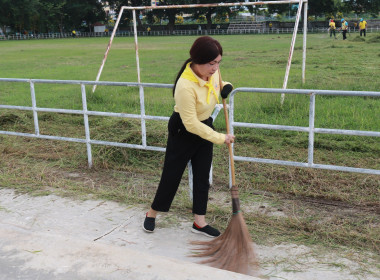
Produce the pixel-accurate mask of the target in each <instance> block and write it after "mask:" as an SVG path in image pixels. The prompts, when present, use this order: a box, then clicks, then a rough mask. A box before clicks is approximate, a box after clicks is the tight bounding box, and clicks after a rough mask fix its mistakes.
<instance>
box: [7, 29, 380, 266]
mask: <svg viewBox="0 0 380 280" xmlns="http://www.w3.org/2000/svg"><path fill="white" fill-rule="evenodd" d="M215 37H216V38H217V39H218V40H219V41H220V42H221V43H222V45H223V48H224V56H223V62H222V65H221V70H222V74H223V79H224V80H226V81H230V82H231V83H232V84H233V85H234V86H235V87H259V88H260V87H273V88H281V87H282V83H283V78H284V74H285V67H286V62H287V57H288V53H289V47H290V41H291V35H280V36H279V35H235V36H215ZM194 39H195V37H190V36H189V37H142V38H139V54H140V67H141V81H142V82H148V83H153V82H154V83H169V84H170V83H172V82H173V79H174V77H175V75H176V72H177V71H178V69H179V67H180V65H181V64H182V62H183V61H184V60H185V59H187V58H188V50H189V48H190V46H191V43H192V42H193V41H194ZM379 43H380V36H379V35H377V34H376V33H373V34H368V35H367V37H366V39H365V40H364V39H361V38H360V37H359V36H358V35H356V34H351V35H350V36H349V37H348V40H347V41H342V40H332V39H330V38H329V37H328V36H327V34H311V35H308V41H307V60H306V83H305V84H304V85H302V83H301V67H302V38H301V36H299V38H298V40H297V42H296V47H295V53H294V57H293V64H292V68H291V71H290V78H289V83H288V88H307V89H329V90H355V91H380V79H379V76H380V67H379V65H380V49H379ZM107 44H108V40H107V39H106V38H96V39H93V38H91V39H90V38H83V39H65V40H63V39H62V40H61V39H59V40H41V41H37V40H36V41H2V42H0V46H1V47H0V57H1V62H0V64H1V67H0V77H1V78H41V79H60V80H95V77H96V74H97V71H98V68H99V66H100V63H101V60H102V58H103V55H104V52H105V49H106V46H107ZM134 52H135V51H134V42H133V38H115V41H114V43H113V46H112V48H111V51H110V53H109V56H108V60H107V63H106V65H105V67H104V70H103V74H102V76H101V79H100V80H102V81H125V82H136V81H137V73H136V60H135V55H134ZM90 90H91V88H90V87H88V88H87V92H88V107H89V110H99V111H111V112H125V113H138V112H139V108H138V106H139V104H140V103H139V98H138V89H136V88H122V87H98V89H97V90H96V92H95V93H94V94H91V93H90ZM36 95H37V106H38V107H49V108H66V109H81V108H82V105H81V95H80V87H79V86H72V85H40V84H37V85H36ZM145 96H146V101H145V103H146V106H147V108H146V113H147V114H151V115H160V116H169V115H170V113H171V111H172V108H173V105H174V103H173V99H172V95H171V92H170V90H169V89H146V90H145ZM0 104H7V105H19V106H31V101H30V89H29V85H28V84H26V83H25V84H16V83H3V82H2V83H0ZM235 112H236V115H235V120H236V121H244V122H255V123H269V124H283V125H297V126H308V96H295V95H287V96H286V98H285V103H284V105H283V106H280V96H279V95H278V94H263V93H257V94H248V93H238V94H237V97H236V107H235ZM379 116H380V99H379V98H365V97H323V96H317V104H316V122H315V126H316V127H321V128H322V127H323V128H338V129H354V130H356V129H357V130H369V131H380V121H379ZM39 120H40V130H41V133H42V134H50V135H59V136H67V137H82V138H84V129H83V117H80V116H68V115H63V114H53V113H44V114H42V113H41V114H39ZM89 120H90V124H91V138H92V139H98V140H109V141H118V142H125V143H136V144H140V142H141V139H140V138H141V136H140V134H141V131H140V124H139V122H138V121H134V120H128V119H120V118H102V117H90V118H89ZM216 129H217V130H219V131H224V130H225V127H224V120H223V116H222V115H221V114H220V116H219V117H218V119H217V120H216ZM0 130H11V131H12V130H13V131H20V132H30V133H33V132H34V131H33V118H32V115H31V114H30V113H28V112H19V111H12V112H10V111H9V110H0ZM235 134H236V136H237V143H236V145H235V150H236V154H238V155H246V156H253V157H263V158H274V159H281V160H296V161H303V162H306V161H307V134H305V133H296V132H284V131H282V132H277V131H268V130H260V129H250V130H248V129H236V130H235ZM147 137H148V144H149V145H159V146H163V147H164V146H165V141H166V123H164V122H163V123H161V122H153V121H148V122H147ZM92 147H93V158H94V168H93V169H92V170H87V168H86V165H87V159H86V148H85V145H81V144H73V143H67V142H64V143H62V142H54V141H47V140H44V141H42V140H33V139H26V138H21V137H11V136H0V153H1V158H2V160H1V161H0V171H1V173H0V186H3V187H6V186H8V187H14V188H18V189H19V190H20V191H29V192H32V193H35V194H45V193H50V192H60V193H61V194H62V195H74V196H79V195H84V194H92V195H93V196H95V197H100V198H107V199H112V200H115V201H119V202H125V203H132V204H143V205H145V206H146V207H147V206H148V205H149V203H150V201H151V199H152V196H153V194H154V192H155V189H156V186H157V183H158V180H159V176H160V171H161V165H162V162H163V154H162V153H157V152H146V151H137V150H131V149H121V148H114V147H103V146H95V145H93V146H92ZM314 157H315V162H316V163H322V164H336V165H346V166H353V167H364V168H374V169H380V141H379V138H376V137H358V136H343V135H340V136H338V135H316V136H315V155H314ZM236 170H237V174H236V178H237V183H238V185H239V187H240V189H241V200H242V205H243V207H245V209H244V208H243V210H244V211H245V212H246V219H247V223H248V225H249V228H250V231H251V233H252V236H253V239H254V240H255V241H256V242H258V243H261V244H271V243H280V242H295V243H300V244H306V245H320V246H322V247H325V248H340V249H344V250H359V251H361V252H364V251H369V252H372V253H375V254H377V253H379V252H380V250H379V249H380V229H379V225H380V203H379V194H380V178H379V176H374V175H373V176H370V175H363V174H354V173H345V172H334V171H325V170H309V169H300V168H291V167H283V166H272V165H265V164H253V163H241V162H237V163H236ZM73 172H76V173H80V174H81V176H79V177H73V176H71V175H70V174H73ZM186 178H187V177H186V175H185V177H184V179H185V180H184V182H183V186H182V187H181V190H180V191H179V193H178V196H177V198H176V200H175V203H174V205H173V212H174V211H175V212H180V213H183V215H185V216H187V217H190V215H191V210H190V209H191V201H190V200H189V198H188V195H187V187H186V184H187V180H186ZM227 183H228V154H227V150H226V148H225V147H224V146H216V147H215V160H214V181H213V187H212V191H211V198H210V199H211V202H210V208H209V214H210V219H211V221H214V224H216V225H217V226H219V227H220V228H223V227H224V226H225V225H226V221H227V220H228V218H229V215H230V205H229V199H228V196H229V194H228V192H227V188H226V185H227ZM258 205H259V207H258ZM278 213H280V214H281V215H278ZM364 256H365V255H363V261H364V259H365V257H364ZM374 258H375V260H377V263H379V262H378V260H379V259H378V258H376V257H374ZM364 262H365V261H364ZM375 262H376V261H375ZM378 268H379V267H378Z"/></svg>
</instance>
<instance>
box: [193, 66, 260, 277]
mask: <svg viewBox="0 0 380 280" xmlns="http://www.w3.org/2000/svg"><path fill="white" fill-rule="evenodd" d="M219 82H220V89H221V90H222V91H221V96H222V99H223V109H224V117H225V120H226V127H227V134H230V126H229V121H228V112H227V105H226V100H225V99H226V98H227V96H228V94H229V93H230V92H231V91H232V86H231V85H229V84H227V85H226V86H225V87H223V86H222V77H221V74H220V70H219ZM228 152H229V157H230V164H231V179H232V187H231V198H232V218H231V220H230V223H229V224H228V226H227V229H226V230H225V232H224V233H223V234H221V235H220V236H218V237H216V238H214V239H213V240H211V241H192V242H191V243H192V244H193V245H198V246H200V247H198V248H196V249H195V250H197V251H198V253H196V254H194V255H193V256H194V257H205V258H206V259H205V260H203V261H201V262H200V263H201V264H209V265H210V266H213V267H216V268H220V269H225V270H229V271H233V272H238V273H243V274H250V273H251V270H256V269H257V267H258V263H257V260H256V255H255V253H254V251H253V247H252V245H253V244H252V239H251V236H250V234H249V232H248V228H247V225H246V223H245V221H244V217H243V214H242V212H241V210H240V200H239V191H238V187H237V186H236V185H235V166H234V159H233V152H232V146H231V144H228ZM252 272H253V271H252Z"/></svg>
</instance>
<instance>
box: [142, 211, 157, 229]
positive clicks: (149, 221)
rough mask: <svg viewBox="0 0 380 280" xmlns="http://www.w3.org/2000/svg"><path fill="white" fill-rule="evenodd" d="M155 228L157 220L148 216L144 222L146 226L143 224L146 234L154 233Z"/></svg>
mask: <svg viewBox="0 0 380 280" xmlns="http://www.w3.org/2000/svg"><path fill="white" fill-rule="evenodd" d="M147 215H148V213H147ZM155 226H156V218H151V217H148V216H146V217H145V220H144V224H143V230H144V231H146V232H149V233H152V232H153V231H154V228H155Z"/></svg>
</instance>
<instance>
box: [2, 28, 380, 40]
mask: <svg viewBox="0 0 380 280" xmlns="http://www.w3.org/2000/svg"><path fill="white" fill-rule="evenodd" d="M293 30H294V28H258V29H244V28H241V29H237V28H235V29H211V30H209V31H207V30H174V31H168V30H163V31H149V32H148V31H138V32H137V35H138V36H173V35H174V36H191V35H236V34H291V33H293ZM307 32H308V33H327V28H308V29H307ZM349 32H350V33H358V32H359V30H358V29H355V28H350V29H349ZM377 32H380V27H368V28H367V33H377ZM298 33H303V29H302V28H299V29H298ZM110 36H111V33H108V32H81V33H79V34H77V36H76V37H81V38H88V37H110ZM115 36H116V37H133V36H134V32H133V31H120V32H117V33H116V34H115ZM62 38H72V35H71V33H46V34H45V33H44V34H26V35H23V34H21V35H7V36H4V35H0V41H1V40H39V39H62Z"/></svg>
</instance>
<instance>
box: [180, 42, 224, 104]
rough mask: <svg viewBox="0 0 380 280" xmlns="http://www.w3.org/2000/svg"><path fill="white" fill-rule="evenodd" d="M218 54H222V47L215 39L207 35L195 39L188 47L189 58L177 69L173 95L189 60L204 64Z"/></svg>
mask: <svg viewBox="0 0 380 280" xmlns="http://www.w3.org/2000/svg"><path fill="white" fill-rule="evenodd" d="M218 55H221V56H223V48H222V46H221V45H220V43H219V42H218V41H217V40H215V39H213V38H211V37H209V36H202V37H199V38H198V39H196V40H195V41H194V43H193V45H192V46H191V49H190V58H189V59H187V60H186V61H185V63H184V64H183V65H182V67H181V70H179V72H178V74H177V78H176V79H175V82H174V87H173V97H174V92H175V88H176V85H177V82H178V79H179V78H180V77H181V75H182V73H183V71H185V68H186V65H187V64H188V63H189V62H190V61H192V62H194V63H195V64H206V63H208V62H210V61H213V60H214V59H215V58H216V57H217V56H218Z"/></svg>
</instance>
